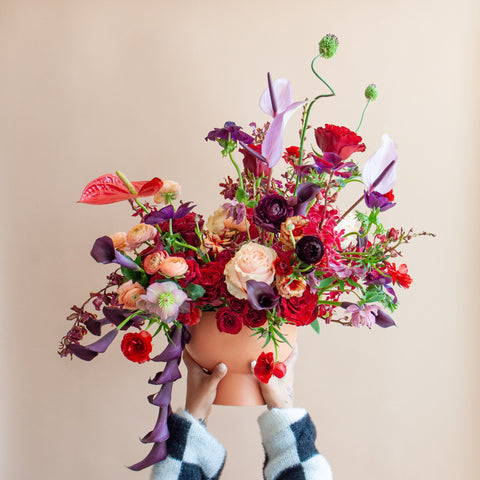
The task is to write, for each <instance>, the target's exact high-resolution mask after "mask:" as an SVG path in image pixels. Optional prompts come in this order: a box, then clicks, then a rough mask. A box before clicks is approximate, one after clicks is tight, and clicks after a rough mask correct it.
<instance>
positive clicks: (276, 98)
mask: <svg viewBox="0 0 480 480" xmlns="http://www.w3.org/2000/svg"><path fill="white" fill-rule="evenodd" d="M292 99H293V96H292V86H291V85H290V82H289V81H288V80H287V79H286V78H277V80H275V81H274V82H273V84H272V80H271V78H270V74H268V88H267V89H266V90H265V91H264V92H263V95H262V96H261V98H260V108H261V109H262V110H263V111H264V112H265V113H266V114H267V115H270V116H271V117H273V122H272V123H271V125H270V127H269V129H268V132H267V134H266V135H265V139H264V140H263V143H262V155H263V156H264V157H265V158H266V159H267V162H268V166H269V167H270V168H272V167H274V166H275V165H276V164H277V163H278V161H279V160H280V158H282V146H283V131H284V129H285V125H286V124H287V122H288V120H289V119H290V117H291V116H292V115H293V114H294V113H295V111H296V110H297V109H298V107H300V106H301V105H303V104H304V103H305V102H295V103H293V100H292Z"/></svg>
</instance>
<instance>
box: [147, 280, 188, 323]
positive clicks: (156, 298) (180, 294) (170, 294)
mask: <svg viewBox="0 0 480 480" xmlns="http://www.w3.org/2000/svg"><path fill="white" fill-rule="evenodd" d="M187 299H188V296H187V294H186V293H185V292H184V291H183V290H181V289H180V288H178V286H177V284H176V283H175V282H170V281H169V282H162V283H152V284H151V285H150V286H149V287H148V288H147V293H146V294H145V295H140V297H139V299H138V300H137V307H138V308H139V309H141V310H146V311H147V312H150V313H155V314H157V315H158V316H159V317H160V318H161V319H162V320H163V321H164V322H171V321H173V320H175V319H176V318H177V315H178V309H179V307H180V305H182V303H183V302H185V301H186V300H187Z"/></svg>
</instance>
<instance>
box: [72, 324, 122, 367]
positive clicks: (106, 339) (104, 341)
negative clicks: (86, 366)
mask: <svg viewBox="0 0 480 480" xmlns="http://www.w3.org/2000/svg"><path fill="white" fill-rule="evenodd" d="M117 334H118V330H117V329H116V328H114V329H113V330H110V331H109V332H108V333H107V334H105V335H104V336H103V337H102V338H100V339H99V340H97V341H96V342H94V343H92V344H90V345H78V344H73V343H72V344H70V345H69V346H68V349H69V350H70V351H71V352H72V353H73V354H74V355H75V356H76V357H78V358H80V359H82V360H85V361H87V362H89V361H90V360H93V359H94V358H95V357H96V356H97V355H98V354H99V353H103V352H105V351H106V350H107V348H108V347H109V346H110V344H111V343H112V342H113V340H114V339H115V337H116V336H117Z"/></svg>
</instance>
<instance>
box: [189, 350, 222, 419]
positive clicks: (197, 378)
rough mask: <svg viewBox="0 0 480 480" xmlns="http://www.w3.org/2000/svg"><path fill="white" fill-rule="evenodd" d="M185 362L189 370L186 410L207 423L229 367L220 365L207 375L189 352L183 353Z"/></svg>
mask: <svg viewBox="0 0 480 480" xmlns="http://www.w3.org/2000/svg"><path fill="white" fill-rule="evenodd" d="M183 361H184V362H185V365H186V366H187V370H188V375H187V397H186V400H185V410H188V412H190V414H191V415H193V416H194V417H195V418H197V419H198V420H200V421H201V422H203V423H205V422H206V420H207V418H208V415H209V414H210V411H211V410H212V405H213V402H214V401H215V397H216V396H217V386H218V384H219V382H220V380H221V379H222V378H223V377H224V376H225V374H226V373H227V366H226V365H225V364H224V363H219V364H218V365H216V366H215V368H214V369H213V370H212V372H208V373H207V372H206V371H205V370H204V369H203V368H202V367H201V366H200V365H199V364H198V363H196V362H195V360H193V358H192V357H191V356H190V354H189V353H188V352H187V350H184V351H183Z"/></svg>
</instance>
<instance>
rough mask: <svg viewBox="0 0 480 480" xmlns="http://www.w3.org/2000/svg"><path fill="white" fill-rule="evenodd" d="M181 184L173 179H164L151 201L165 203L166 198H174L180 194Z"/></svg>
mask: <svg viewBox="0 0 480 480" xmlns="http://www.w3.org/2000/svg"><path fill="white" fill-rule="evenodd" d="M181 191H182V186H181V185H180V184H179V183H177V182H174V181H173V180H164V181H163V185H162V188H161V189H160V190H159V191H158V192H157V193H156V194H155V195H154V197H153V201H154V202H155V203H167V202H168V199H170V200H175V198H176V196H177V195H180V193H181Z"/></svg>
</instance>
